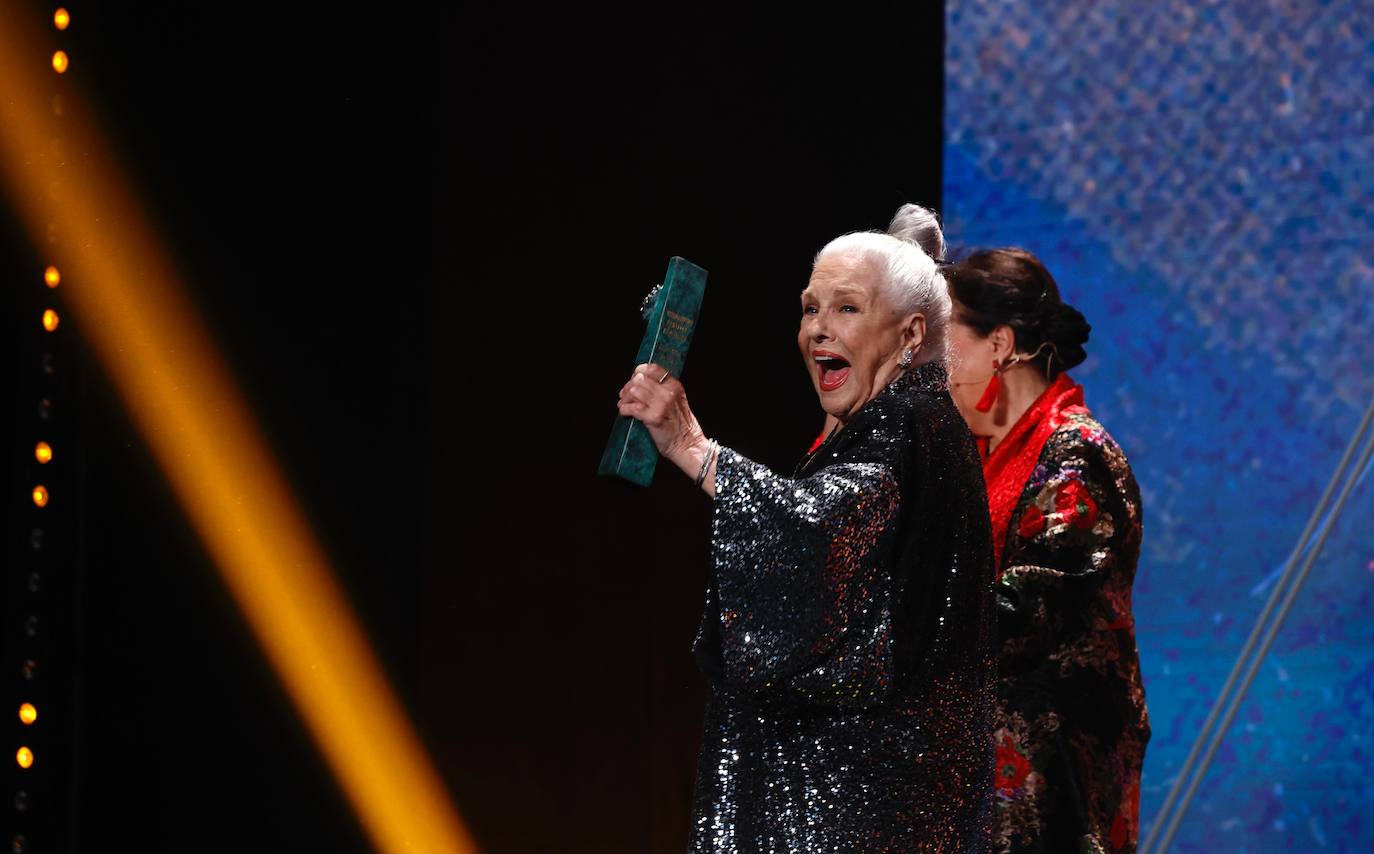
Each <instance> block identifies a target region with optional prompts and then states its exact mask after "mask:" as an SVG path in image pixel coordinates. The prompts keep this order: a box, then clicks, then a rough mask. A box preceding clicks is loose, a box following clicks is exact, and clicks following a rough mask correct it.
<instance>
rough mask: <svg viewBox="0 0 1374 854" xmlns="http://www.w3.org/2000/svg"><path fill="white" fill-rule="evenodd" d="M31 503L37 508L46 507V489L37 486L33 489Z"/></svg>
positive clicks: (40, 485)
mask: <svg viewBox="0 0 1374 854" xmlns="http://www.w3.org/2000/svg"><path fill="white" fill-rule="evenodd" d="M33 503H34V504H37V505H38V506H39V507H47V506H48V488H47V487H46V486H43V485H42V484H39V485H38V486H35V487H34V488H33Z"/></svg>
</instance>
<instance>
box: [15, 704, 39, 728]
mask: <svg viewBox="0 0 1374 854" xmlns="http://www.w3.org/2000/svg"><path fill="white" fill-rule="evenodd" d="M19 720H21V721H23V722H24V725H25V726H28V725H29V724H31V723H33V722H34V721H36V720H38V709H36V708H34V705H33V703H24V704H23V705H21V706H20V707H19Z"/></svg>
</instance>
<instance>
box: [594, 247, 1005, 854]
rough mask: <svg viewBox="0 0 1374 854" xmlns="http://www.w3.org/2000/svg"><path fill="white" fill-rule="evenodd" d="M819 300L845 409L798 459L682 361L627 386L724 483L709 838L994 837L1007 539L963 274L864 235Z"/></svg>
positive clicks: (812, 320) (712, 602) (707, 744)
mask: <svg viewBox="0 0 1374 854" xmlns="http://www.w3.org/2000/svg"><path fill="white" fill-rule="evenodd" d="M801 309H802V311H801V326H800V329H799V330H798V335H797V343H798V345H799V346H800V348H801V353H802V358H803V360H804V361H805V364H806V368H807V371H808V372H809V373H810V375H811V380H812V383H813V384H814V386H815V388H816V393H817V395H818V396H819V398H820V403H821V406H822V408H823V409H824V410H825V411H826V412H827V413H828V414H830V415H832V416H834V419H835V427H834V429H833V430H832V431H831V432H830V433H829V434H828V436H827V437H826V438H825V440H824V441H823V442H822V443H821V444H820V445H819V446H818V447H816V448H814V449H813V450H812V452H811V453H809V454H808V455H807V456H806V457H805V458H804V459H803V460H802V461H801V463H800V464H799V465H798V467H797V470H796V471H795V472H793V473H792V475H791V476H790V477H783V476H779V475H777V474H774V473H773V472H771V471H769V470H768V469H766V468H765V467H763V466H761V465H759V464H758V463H754V462H751V461H750V460H748V459H745V458H744V457H742V456H740V455H739V454H737V453H735V452H734V451H732V450H730V449H729V448H726V447H724V446H721V445H719V444H718V443H717V442H715V441H714V440H709V439H707V437H706V435H705V434H704V433H703V432H702V429H701V426H700V425H699V424H698V423H697V420H696V418H695V417H694V416H693V414H692V411H691V408H690V407H689V406H688V403H687V397H686V395H685V393H684V392H683V387H682V385H681V384H680V383H679V382H678V381H677V380H676V379H675V378H673V377H672V376H670V375H669V374H668V372H667V371H665V370H663V369H662V368H660V367H657V366H655V365H651V364H650V365H640V366H638V367H637V368H636V369H635V371H634V374H633V376H632V377H631V378H630V381H629V382H628V383H627V384H626V385H625V386H624V388H622V389H621V392H620V404H619V406H620V412H621V414H623V415H629V416H632V417H634V418H638V419H639V420H640V421H642V422H643V423H644V424H645V425H646V426H647V427H648V429H649V432H650V434H651V435H652V436H653V438H654V441H655V443H656V444H657V446H658V448H659V450H660V451H661V452H662V454H663V456H664V457H665V458H666V459H668V460H669V461H671V462H672V463H674V464H675V465H676V466H677V467H678V468H680V469H682V471H683V472H685V473H686V474H687V475H688V476H689V477H692V478H694V479H695V481H696V482H697V484H698V485H699V486H700V487H701V488H702V489H703V490H705V492H706V493H707V494H708V495H711V496H712V497H713V498H714V512H713V520H712V526H711V546H712V548H711V553H712V559H711V563H712V566H711V575H710V583H709V586H708V590H707V597H706V599H707V602H706V609H705V614H704V616H703V619H702V623H701V627H700V630H699V632H698V635H697V640H696V645H695V652H696V656H697V659H698V662H699V663H700V665H701V667H702V669H703V670H704V672H705V673H706V675H707V677H708V680H709V681H710V683H711V697H710V701H709V704H708V707H707V713H706V722H705V730H704V733H703V738H702V745H701V754H700V759H699V765H698V771H697V782H696V792H695V796H694V798H695V803H694V809H693V828H692V843H691V848H692V850H693V851H731V852H753V851H778V852H792V851H846V852H861V851H961V852H967V851H984V850H986V848H987V845H988V839H989V830H990V820H991V814H992V797H993V785H992V783H993V744H992V711H993V702H994V699H993V697H994V695H993V687H994V686H993V678H994V675H995V673H996V666H995V663H994V659H993V647H992V639H993V631H994V624H993V619H994V617H993V600H992V580H993V569H992V549H991V540H990V533H989V522H988V514H987V509H986V494H985V492H984V488H983V479H982V473H981V470H980V466H979V458H978V451H977V448H976V447H975V444H974V441H973V437H972V435H971V434H970V433H969V431H968V428H967V427H966V426H965V424H964V421H963V419H962V418H961V417H960V416H959V412H958V410H957V409H956V408H955V406H954V403H953V402H952V400H951V398H950V395H949V391H948V382H947V378H946V373H945V363H944V357H945V339H946V328H947V324H948V323H949V317H950V301H949V296H948V292H947V290H946V286H945V282H944V280H943V278H942V276H941V274H940V271H939V268H938V267H937V266H936V264H935V263H934V262H933V261H932V260H931V258H930V257H929V256H928V255H927V254H925V252H923V251H922V250H921V249H920V248H919V246H917V245H916V244H915V243H912V242H909V241H904V240H900V239H897V238H894V237H891V236H889V235H886V234H879V233H857V234H848V235H845V236H843V237H839V238H836V239H835V240H833V241H831V242H830V243H829V244H828V245H827V246H826V247H825V248H824V249H822V250H821V251H820V253H819V254H818V255H817V256H816V260H815V264H814V267H813V270H812V274H811V279H810V282H809V283H808V285H807V287H806V289H805V290H804V291H803V292H802V295H801Z"/></svg>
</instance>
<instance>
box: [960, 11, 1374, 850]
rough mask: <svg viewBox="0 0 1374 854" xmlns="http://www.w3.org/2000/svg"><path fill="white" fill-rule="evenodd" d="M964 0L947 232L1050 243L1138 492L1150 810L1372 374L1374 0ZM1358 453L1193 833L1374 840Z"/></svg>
mask: <svg viewBox="0 0 1374 854" xmlns="http://www.w3.org/2000/svg"><path fill="white" fill-rule="evenodd" d="M947 8H948V13H947V14H948V21H947V23H948V36H947V45H948V46H947V50H948V55H947V60H946V71H947V82H946V90H947V91H946V143H945V190H944V205H945V211H944V213H945V217H946V221H947V229H948V234H949V237H950V239H951V242H952V243H953V244H954V245H955V246H963V247H973V246H998V245H1020V246H1025V247H1027V248H1029V249H1031V250H1033V251H1034V252H1036V253H1038V254H1039V255H1040V256H1041V257H1042V258H1044V260H1045V261H1046V263H1047V264H1048V265H1049V267H1050V269H1051V270H1052V271H1053V272H1054V273H1055V275H1056V277H1057V278H1058V280H1059V282H1060V285H1061V288H1062V289H1063V291H1064V295H1065V298H1066V299H1068V300H1069V301H1070V302H1072V303H1074V304H1076V305H1077V306H1078V307H1079V308H1080V309H1081V310H1082V311H1083V313H1084V314H1085V315H1087V317H1088V319H1089V321H1090V322H1091V323H1092V324H1093V334H1092V340H1091V341H1090V342H1089V352H1090V354H1091V355H1090V358H1089V360H1088V362H1086V363H1085V364H1084V365H1083V366H1081V367H1080V368H1079V369H1078V370H1076V371H1075V372H1074V373H1075V376H1076V377H1077V378H1078V379H1079V380H1080V381H1081V382H1083V383H1084V385H1085V386H1086V387H1087V393H1088V403H1089V405H1090V406H1091V407H1092V408H1093V409H1094V410H1095V411H1096V413H1097V414H1098V415H1099V416H1100V417H1101V418H1102V420H1103V421H1104V422H1105V423H1106V424H1107V426H1108V429H1110V430H1111V431H1112V432H1113V433H1114V434H1115V436H1116V437H1117V439H1118V440H1119V441H1120V442H1121V444H1122V446H1123V447H1124V448H1125V449H1126V451H1127V453H1128V454H1129V456H1130V458H1131V461H1132V464H1133V465H1134V467H1135V470H1136V474H1137V477H1138V478H1139V480H1140V483H1141V487H1142V490H1143V493H1144V498H1145V550H1144V553H1143V555H1142V561H1141V567H1140V575H1139V578H1138V581H1137V583H1136V597H1135V612H1136V619H1137V626H1138V640H1139V643H1140V651H1141V656H1142V662H1143V664H1144V668H1145V678H1146V691H1147V695H1148V700H1149V706H1150V714H1151V718H1152V724H1153V727H1154V739H1153V741H1152V742H1151V744H1150V748H1149V751H1148V753H1147V756H1146V763H1145V780H1144V787H1143V798H1142V807H1141V812H1142V826H1143V827H1148V826H1149V824H1150V822H1151V821H1152V819H1153V816H1154V813H1155V811H1156V810H1158V808H1159V805H1160V803H1161V801H1162V800H1163V797H1164V794H1165V791H1166V790H1167V787H1168V785H1169V783H1170V782H1171V781H1172V779H1173V776H1174V774H1175V772H1176V770H1177V769H1178V767H1179V765H1180V764H1181V763H1182V761H1183V758H1184V756H1185V755H1186V753H1187V750H1188V746H1189V744H1190V743H1191V740H1192V738H1193V737H1194V735H1195V733H1196V732H1197V729H1198V727H1199V726H1200V725H1201V722H1202V718H1203V717H1204V716H1205V715H1206V712H1207V710H1208V708H1209V706H1210V704H1211V703H1212V701H1213V699H1214V698H1215V696H1216V693H1217V691H1218V690H1219V688H1220V686H1221V683H1222V681H1223V680H1224V679H1225V676H1226V673H1227V671H1228V670H1229V668H1230V666H1231V663H1232V661H1233V660H1234V657H1235V655H1236V654H1237V653H1238V652H1239V650H1240V647H1241V645H1242V644H1243V643H1244V640H1245V637H1246V635H1247V634H1248V632H1249V630H1250V627H1251V625H1252V624H1253V622H1254V620H1255V618H1256V617H1257V616H1258V613H1259V611H1260V608H1261V607H1262V605H1263V602H1264V598H1265V597H1266V596H1267V595H1268V593H1269V592H1270V589H1271V586H1272V584H1273V582H1274V580H1275V576H1276V574H1277V571H1278V569H1279V568H1280V567H1281V566H1282V564H1283V563H1284V561H1285V560H1286V559H1287V557H1288V554H1289V552H1290V550H1291V549H1292V547H1293V545H1294V542H1295V540H1296V539H1297V537H1298V535H1299V534H1300V532H1301V530H1302V527H1303V524H1304V522H1305V521H1306V518H1307V515H1308V514H1309V513H1310V512H1311V509H1312V507H1313V506H1314V505H1315V503H1316V501H1317V499H1318V498H1319V497H1320V495H1321V491H1322V488H1323V487H1324V486H1325V484H1326V481H1327V479H1328V478H1329V477H1330V475H1331V473H1332V472H1333V470H1334V469H1335V466H1336V463H1337V460H1338V458H1339V456H1340V453H1341V451H1342V450H1343V448H1344V447H1345V443H1346V441H1347V440H1348V438H1349V436H1350V435H1351V434H1352V433H1353V431H1354V429H1355V426H1356V424H1357V422H1358V420H1359V416H1360V413H1361V412H1362V411H1363V409H1364V407H1365V406H1366V405H1367V404H1368V402H1369V400H1370V399H1371V396H1374V334H1371V320H1374V4H1370V3H1368V2H1364V0H1330V2H1289V3H1266V2H1259V0H1255V2H1241V0H1236V2H1226V3H1215V2H1213V3H1197V2H1179V0H1129V2H1120V3H1113V4H1103V3H1094V2H1083V0H1070V2H1057V3H1051V2H1044V0H1034V2H1014V3H1013V2H993V0H949V3H948V7H947ZM1368 474H1369V472H1368V471H1365V472H1364V473H1363V474H1362V480H1361V481H1360V483H1359V486H1358V487H1357V488H1356V490H1355V492H1354V493H1353V495H1352V496H1351V500H1350V505H1349V507H1348V509H1347V511H1346V514H1345V516H1344V518H1343V519H1342V520H1341V521H1340V523H1339V525H1338V526H1337V527H1336V528H1335V530H1334V533H1333V534H1332V537H1331V540H1330V542H1329V544H1328V545H1327V547H1326V550H1325V551H1324V553H1323V555H1322V556H1321V558H1320V560H1319V561H1318V562H1317V564H1316V567H1315V569H1314V570H1313V574H1312V576H1311V578H1310V580H1309V581H1308V584H1307V586H1306V587H1305V588H1304V589H1303V591H1302V594H1301V596H1300V598H1299V600H1298V602H1297V604H1296V605H1295V607H1294V610H1293V612H1292V613H1291V615H1290V616H1289V619H1288V621H1287V624H1286V625H1285V627H1284V630H1283V632H1282V634H1281V635H1280V637H1279V639H1278V641H1277V643H1276V644H1275V647H1274V650H1273V652H1272V653H1271V655H1270V656H1269V657H1268V659H1267V660H1266V662H1265V664H1264V667H1263V668H1262V670H1261V672H1260V675H1259V676H1258V678H1257V679H1256V681H1255V684H1254V686H1253V688H1252V689H1251V692H1250V695H1249V698H1248V700H1247V701H1246V703H1245V705H1244V706H1243V707H1242V709H1241V712H1240V715H1239V716H1238V718H1237V722H1236V725H1235V726H1234V727H1233V728H1232V730H1231V732H1230V734H1229V736H1228V738H1227V740H1226V742H1225V743H1224V745H1223V747H1222V749H1221V751H1220V752H1219V753H1218V756H1217V759H1216V762H1215V763H1214V765H1213V767H1212V770H1211V772H1210V774H1209V775H1208V776H1207V778H1206V780H1205V782H1204V784H1203V786H1202V787H1201V789H1200V790H1199V793H1198V796H1197V798H1196V800H1195V802H1194V805H1193V808H1192V811H1191V812H1190V813H1189V815H1188V818H1187V819H1186V821H1185V823H1184V826H1183V829H1182V830H1181V832H1180V834H1179V837H1178V840H1177V843H1176V846H1175V850H1178V851H1215V850H1224V851H1237V852H1248V851H1290V850H1299V849H1302V848H1317V849H1329V850H1333V851H1348V850H1369V849H1370V848H1374V733H1371V729H1372V728H1374V486H1371V484H1370V480H1374V479H1371V478H1369V477H1368ZM1142 834H1143V831H1142Z"/></svg>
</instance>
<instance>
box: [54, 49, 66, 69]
mask: <svg viewBox="0 0 1374 854" xmlns="http://www.w3.org/2000/svg"><path fill="white" fill-rule="evenodd" d="M52 70H53V71H56V72H57V73H58V74H66V73H67V52H66V51H64V50H59V51H57V52H56V53H54V54H53V55H52Z"/></svg>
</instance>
